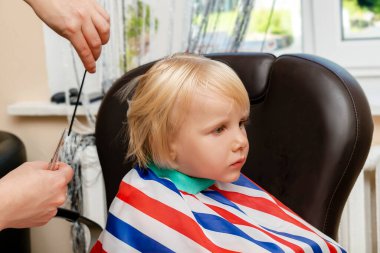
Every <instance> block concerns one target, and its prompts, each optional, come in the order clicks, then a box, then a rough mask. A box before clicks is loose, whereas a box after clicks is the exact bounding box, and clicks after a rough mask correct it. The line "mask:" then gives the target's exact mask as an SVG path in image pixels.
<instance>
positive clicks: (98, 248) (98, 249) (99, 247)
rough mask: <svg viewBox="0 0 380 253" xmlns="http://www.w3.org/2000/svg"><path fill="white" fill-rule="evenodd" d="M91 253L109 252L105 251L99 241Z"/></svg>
mask: <svg viewBox="0 0 380 253" xmlns="http://www.w3.org/2000/svg"><path fill="white" fill-rule="evenodd" d="M91 253H107V251H105V250H104V249H103V246H102V243H101V242H100V241H97V242H96V243H95V245H94V247H92V249H91Z"/></svg>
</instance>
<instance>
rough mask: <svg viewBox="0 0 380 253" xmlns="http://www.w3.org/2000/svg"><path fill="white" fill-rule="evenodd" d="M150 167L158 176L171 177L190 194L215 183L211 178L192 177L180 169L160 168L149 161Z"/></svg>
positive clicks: (177, 185)
mask: <svg viewBox="0 0 380 253" xmlns="http://www.w3.org/2000/svg"><path fill="white" fill-rule="evenodd" d="M148 168H149V169H151V170H152V171H153V173H154V174H156V175H157V176H158V177H162V178H168V179H170V180H171V181H172V182H173V183H174V185H175V186H176V187H177V188H178V189H179V190H181V191H185V192H187V193H190V194H197V193H199V192H201V191H203V190H205V189H207V188H208V187H210V186H211V185H213V184H214V183H215V181H214V180H211V179H207V178H198V177H191V176H188V175H186V174H183V173H182V172H179V171H178V170H174V169H170V168H160V167H158V166H157V165H155V164H154V163H149V164H148Z"/></svg>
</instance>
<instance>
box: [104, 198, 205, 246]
mask: <svg viewBox="0 0 380 253" xmlns="http://www.w3.org/2000/svg"><path fill="white" fill-rule="evenodd" d="M110 213H112V214H113V215H115V216H116V217H118V218H119V219H121V220H122V221H124V222H125V223H128V224H129V225H131V226H132V227H134V228H135V229H137V230H139V231H140V232H142V233H143V234H145V235H146V236H148V237H150V238H152V239H154V240H156V241H157V242H159V243H161V244H162V245H164V246H165V247H167V248H169V249H171V250H173V251H175V252H209V251H208V250H207V249H205V248H204V247H202V246H201V245H199V244H198V243H196V242H194V241H193V240H191V239H190V238H188V237H186V236H184V235H183V234H181V233H179V232H177V231H176V230H174V229H172V228H170V227H168V226H167V225H165V224H163V223H161V222H159V221H157V220H156V219H154V218H152V217H150V216H148V215H146V214H145V213H143V212H141V211H139V210H137V209H136V208H134V207H133V206H131V205H128V204H127V203H125V202H123V201H122V200H119V199H115V200H114V203H113V207H112V208H111V210H110ZM168 218H174V219H175V217H168Z"/></svg>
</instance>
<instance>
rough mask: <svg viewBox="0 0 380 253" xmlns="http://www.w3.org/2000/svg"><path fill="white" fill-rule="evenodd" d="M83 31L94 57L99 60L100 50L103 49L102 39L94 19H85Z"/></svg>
mask: <svg viewBox="0 0 380 253" xmlns="http://www.w3.org/2000/svg"><path fill="white" fill-rule="evenodd" d="M82 32H83V36H84V38H85V39H86V42H87V45H88V46H89V48H90V50H91V53H92V56H93V58H94V59H95V60H97V59H98V58H99V55H100V52H101V51H102V41H101V39H100V34H98V31H97V30H96V28H95V26H94V23H93V21H92V19H86V20H85V21H84V23H83V26H82Z"/></svg>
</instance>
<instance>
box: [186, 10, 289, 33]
mask: <svg viewBox="0 0 380 253" xmlns="http://www.w3.org/2000/svg"><path fill="white" fill-rule="evenodd" d="M217 15H218V14H217V13H212V14H210V16H209V19H208V27H207V31H206V32H212V31H213V30H212V29H213V28H214V24H215V22H216V20H217ZM237 15H238V11H237V10H233V11H225V12H221V13H220V14H219V19H218V24H217V27H216V29H215V31H216V32H226V33H230V32H231V31H232V30H233V29H234V25H235V20H236V18H237ZM269 15H270V10H269V9H261V10H257V11H254V12H253V13H252V16H251V19H250V22H249V25H248V33H264V32H265V29H266V27H267V24H268V19H269ZM202 18H203V17H202V15H199V16H196V17H195V18H194V19H193V24H195V25H200V24H201V22H202ZM270 32H271V33H272V34H278V35H290V34H292V17H291V15H290V12H289V11H285V10H277V11H274V12H273V16H272V21H271V25H270Z"/></svg>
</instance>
